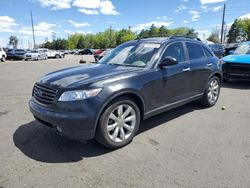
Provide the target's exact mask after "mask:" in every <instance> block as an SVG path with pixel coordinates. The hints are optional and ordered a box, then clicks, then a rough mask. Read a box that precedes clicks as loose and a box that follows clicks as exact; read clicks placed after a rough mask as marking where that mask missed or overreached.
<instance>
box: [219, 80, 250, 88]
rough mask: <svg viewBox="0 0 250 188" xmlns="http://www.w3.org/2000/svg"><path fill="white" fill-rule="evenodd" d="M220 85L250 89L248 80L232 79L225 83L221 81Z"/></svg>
mask: <svg viewBox="0 0 250 188" xmlns="http://www.w3.org/2000/svg"><path fill="white" fill-rule="evenodd" d="M222 87H224V88H229V89H242V90H243V89H250V82H249V81H237V80H232V81H230V82H227V83H225V82H224V83H223V85H222Z"/></svg>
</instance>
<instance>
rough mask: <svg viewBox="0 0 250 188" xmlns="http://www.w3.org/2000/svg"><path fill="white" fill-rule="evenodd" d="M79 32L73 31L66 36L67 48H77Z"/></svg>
mask: <svg viewBox="0 0 250 188" xmlns="http://www.w3.org/2000/svg"><path fill="white" fill-rule="evenodd" d="M80 36H81V34H79V33H75V34H72V35H70V36H69V37H68V47H69V49H77V44H78V40H79V38H80Z"/></svg>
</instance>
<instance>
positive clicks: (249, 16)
mask: <svg viewBox="0 0 250 188" xmlns="http://www.w3.org/2000/svg"><path fill="white" fill-rule="evenodd" d="M238 19H242V20H243V19H250V13H248V14H245V15H242V16H240V17H239V18H238Z"/></svg>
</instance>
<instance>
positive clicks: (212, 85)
mask: <svg viewBox="0 0 250 188" xmlns="http://www.w3.org/2000/svg"><path fill="white" fill-rule="evenodd" d="M220 86H221V82H220V79H219V78H218V77H217V76H213V77H212V78H210V79H209V81H208V84H207V86H206V89H205V92H204V94H203V97H202V99H201V104H202V105H204V106H206V107H212V106H214V105H215V104H216V102H217V101H218V98H219V95H220Z"/></svg>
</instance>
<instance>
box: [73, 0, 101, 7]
mask: <svg viewBox="0 0 250 188" xmlns="http://www.w3.org/2000/svg"><path fill="white" fill-rule="evenodd" d="M73 6H75V7H78V8H87V9H97V8H99V6H100V0H75V1H74V2H73Z"/></svg>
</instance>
